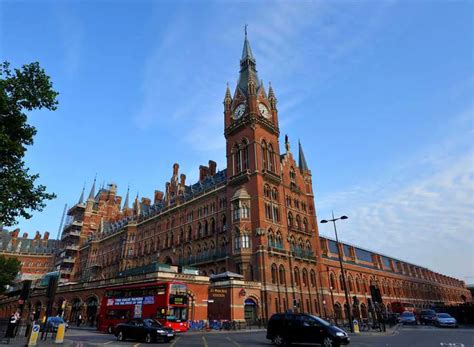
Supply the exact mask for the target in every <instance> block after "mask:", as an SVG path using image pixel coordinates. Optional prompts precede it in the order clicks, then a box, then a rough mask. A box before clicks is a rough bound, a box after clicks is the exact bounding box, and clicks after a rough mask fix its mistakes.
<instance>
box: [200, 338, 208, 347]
mask: <svg viewBox="0 0 474 347" xmlns="http://www.w3.org/2000/svg"><path fill="white" fill-rule="evenodd" d="M201 337H202V342H204V347H209V346H208V345H207V340H206V338H205V337H204V335H202V336H201Z"/></svg>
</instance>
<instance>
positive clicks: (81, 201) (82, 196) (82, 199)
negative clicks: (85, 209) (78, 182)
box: [78, 182, 86, 205]
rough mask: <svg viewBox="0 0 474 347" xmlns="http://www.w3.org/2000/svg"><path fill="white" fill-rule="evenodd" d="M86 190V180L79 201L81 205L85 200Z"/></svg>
mask: <svg viewBox="0 0 474 347" xmlns="http://www.w3.org/2000/svg"><path fill="white" fill-rule="evenodd" d="M85 190H86V182H84V186H83V187H82V192H81V196H80V197H79V202H78V204H79V205H80V204H82V203H83V202H84V191H85Z"/></svg>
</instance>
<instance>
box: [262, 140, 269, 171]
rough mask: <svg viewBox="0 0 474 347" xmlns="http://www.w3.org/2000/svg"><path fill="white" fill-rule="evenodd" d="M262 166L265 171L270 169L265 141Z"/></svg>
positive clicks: (263, 143)
mask: <svg viewBox="0 0 474 347" xmlns="http://www.w3.org/2000/svg"><path fill="white" fill-rule="evenodd" d="M262 166H263V168H264V169H268V154H267V143H266V142H265V140H263V141H262Z"/></svg>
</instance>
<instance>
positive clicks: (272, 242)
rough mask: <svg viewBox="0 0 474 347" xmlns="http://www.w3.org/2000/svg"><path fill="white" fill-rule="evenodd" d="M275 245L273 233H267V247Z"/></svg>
mask: <svg viewBox="0 0 474 347" xmlns="http://www.w3.org/2000/svg"><path fill="white" fill-rule="evenodd" d="M274 246H275V240H274V239H273V233H272V232H271V233H269V234H268V247H274Z"/></svg>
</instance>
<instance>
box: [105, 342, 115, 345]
mask: <svg viewBox="0 0 474 347" xmlns="http://www.w3.org/2000/svg"><path fill="white" fill-rule="evenodd" d="M112 342H115V341H107V342H105V343H103V345H108V344H110V343H112Z"/></svg>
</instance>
